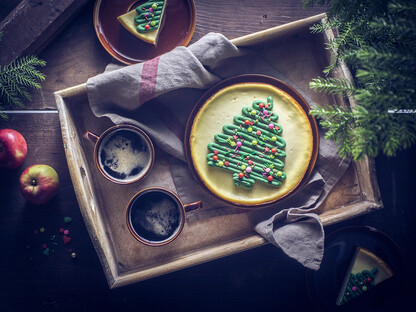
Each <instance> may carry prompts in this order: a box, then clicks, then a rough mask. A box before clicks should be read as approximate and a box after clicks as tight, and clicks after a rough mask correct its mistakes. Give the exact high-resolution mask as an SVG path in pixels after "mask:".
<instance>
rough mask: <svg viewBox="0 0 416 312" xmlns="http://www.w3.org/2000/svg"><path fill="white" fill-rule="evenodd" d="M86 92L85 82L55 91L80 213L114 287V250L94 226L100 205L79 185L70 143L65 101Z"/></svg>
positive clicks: (79, 177)
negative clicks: (93, 207)
mask: <svg viewBox="0 0 416 312" xmlns="http://www.w3.org/2000/svg"><path fill="white" fill-rule="evenodd" d="M85 92H86V84H85V83H84V84H80V85H77V86H74V87H71V88H67V89H64V90H61V91H57V92H54V96H55V102H56V106H57V109H58V115H59V122H60V125H61V134H62V140H63V143H64V144H63V145H64V151H65V155H66V159H67V165H68V170H69V174H70V176H71V180H72V183H73V186H74V190H75V195H76V198H77V201H78V205H79V206H80V211H81V214H82V217H83V219H84V222H85V226H86V228H87V231H88V234H89V236H90V239H91V242H92V244H93V246H94V248H95V250H96V252H97V255H98V258H99V259H100V262H101V265H102V267H103V270H104V274H105V276H106V279H107V282H108V285H109V287H110V288H111V287H112V285H113V284H114V283H115V281H116V279H117V274H118V272H117V267H116V266H115V264H114V263H110V262H109V261H108V260H107V259H108V257H111V258H113V252H112V247H111V244H110V241H109V239H108V238H107V235H105V233H104V232H103V230H102V229H100V228H98V227H97V226H95V225H94V224H95V223H96V222H100V223H102V217H101V214H100V210H99V209H98V205H97V203H96V202H95V200H94V201H92V200H91V199H93V198H94V196H92V195H88V193H87V191H89V193H90V194H92V189H91V188H89V187H88V188H87V189H86V188H85V187H84V185H83V184H82V183H79V181H83V177H82V173H81V170H78V168H77V166H76V164H77V163H78V160H77V156H76V153H75V152H74V151H73V150H71V149H70V148H68V144H71V143H70V141H74V138H73V136H72V135H71V133H70V126H69V125H68V123H69V121H70V117H68V115H69V114H68V109H67V108H66V104H65V98H70V97H73V96H78V95H83V94H85ZM85 175H87V173H85ZM85 178H87V179H88V177H87V176H85ZM91 204H93V205H94V206H95V210H96V216H95V218H97V220H100V221H96V222H94V220H93V218H94V216H93V213H92V212H91V209H90V207H89V205H91Z"/></svg>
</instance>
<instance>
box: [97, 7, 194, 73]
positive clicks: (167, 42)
mask: <svg viewBox="0 0 416 312" xmlns="http://www.w3.org/2000/svg"><path fill="white" fill-rule="evenodd" d="M93 19H94V28H95V32H96V34H97V37H98V40H99V41H100V43H101V44H102V46H103V47H104V48H105V49H106V50H107V52H108V53H109V54H110V55H111V56H113V57H114V58H115V59H117V60H118V61H120V62H122V63H124V64H128V65H130V64H135V63H140V62H143V61H146V60H149V59H152V58H154V57H156V56H159V55H161V54H163V53H166V52H169V51H171V50H172V49H174V48H175V47H177V46H186V45H187V44H188V43H189V41H190V40H191V38H192V35H193V33H194V30H195V25H196V8H195V3H194V1H193V0H148V1H134V0H97V1H96V2H95V6H94V17H93Z"/></svg>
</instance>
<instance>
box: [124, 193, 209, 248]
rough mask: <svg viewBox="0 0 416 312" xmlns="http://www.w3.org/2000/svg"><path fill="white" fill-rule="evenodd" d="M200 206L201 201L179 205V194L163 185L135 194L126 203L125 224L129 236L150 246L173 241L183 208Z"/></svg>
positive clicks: (179, 227)
mask: <svg viewBox="0 0 416 312" xmlns="http://www.w3.org/2000/svg"><path fill="white" fill-rule="evenodd" d="M200 207H202V203H201V202H196V203H192V204H188V205H183V204H182V202H181V200H180V199H179V197H178V196H177V195H176V194H174V193H172V192H171V191H169V190H167V189H164V188H148V189H145V190H143V191H141V192H139V193H137V194H136V195H135V196H134V197H133V198H132V199H131V200H130V203H129V204H128V206H127V225H128V228H129V230H130V232H131V233H132V235H133V236H134V237H135V238H136V239H137V240H139V241H140V242H142V243H144V244H146V245H150V246H161V245H165V244H167V243H170V242H171V241H173V240H174V239H175V238H176V237H178V235H179V234H180V232H181V231H182V229H183V227H184V224H185V214H186V211H190V210H194V209H197V208H200Z"/></svg>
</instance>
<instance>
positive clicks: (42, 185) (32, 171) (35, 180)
mask: <svg viewBox="0 0 416 312" xmlns="http://www.w3.org/2000/svg"><path fill="white" fill-rule="evenodd" d="M19 185H20V191H21V193H22V195H23V197H24V198H25V199H26V200H27V201H28V202H30V203H32V204H34V205H43V204H46V203H47V202H48V201H50V200H51V199H52V197H54V196H55V194H56V193H57V192H58V189H59V177H58V174H57V173H56V171H55V169H53V168H52V167H51V166H48V165H41V164H37V165H32V166H30V167H28V168H26V169H25V170H24V171H23V172H22V174H21V175H20V180H19Z"/></svg>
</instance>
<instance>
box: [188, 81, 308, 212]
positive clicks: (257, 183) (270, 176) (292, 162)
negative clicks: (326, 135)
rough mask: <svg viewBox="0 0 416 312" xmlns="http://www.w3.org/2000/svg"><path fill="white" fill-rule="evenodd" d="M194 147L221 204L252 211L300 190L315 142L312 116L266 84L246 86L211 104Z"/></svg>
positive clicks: (197, 166)
mask: <svg viewBox="0 0 416 312" xmlns="http://www.w3.org/2000/svg"><path fill="white" fill-rule="evenodd" d="M188 144H189V149H190V152H189V154H190V157H191V161H192V164H193V167H194V170H195V171H196V173H197V175H198V177H199V179H200V181H201V182H202V183H203V184H204V186H205V187H206V188H207V189H208V190H209V191H210V192H211V193H213V194H214V195H216V196H217V197H219V198H220V199H223V200H225V201H227V202H229V203H232V204H236V205H239V206H247V207H250V206H256V205H264V204H268V203H271V202H275V201H277V200H278V199H281V198H283V197H285V196H287V195H288V194H290V193H291V192H292V191H293V190H294V189H296V187H297V186H298V185H299V184H300V183H301V181H302V179H303V178H304V176H305V174H306V173H307V171H308V167H309V164H310V162H311V159H312V155H313V145H314V142H313V132H312V127H311V124H310V121H309V119H308V116H307V114H306V113H305V111H304V109H302V107H301V106H300V105H299V103H298V102H296V101H295V99H294V98H293V97H292V96H290V95H289V94H288V93H286V92H284V91H282V90H281V89H279V88H277V87H275V86H272V85H269V84H266V83H257V82H253V83H251V82H247V83H246V82H244V83H237V84H233V85H230V86H228V87H224V88H223V89H221V90H220V91H218V92H217V93H215V94H214V95H212V96H211V97H210V98H209V99H208V100H207V101H205V103H204V104H203V105H202V106H201V107H200V109H199V110H198V112H197V113H196V115H195V118H194V120H193V123H192V127H191V130H190V134H189V142H188Z"/></svg>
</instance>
